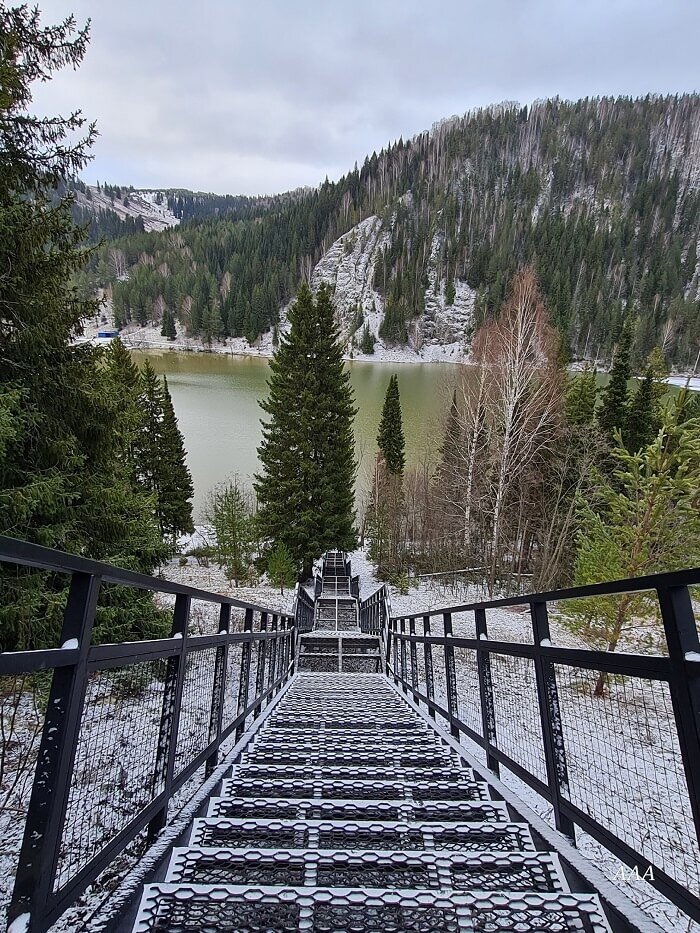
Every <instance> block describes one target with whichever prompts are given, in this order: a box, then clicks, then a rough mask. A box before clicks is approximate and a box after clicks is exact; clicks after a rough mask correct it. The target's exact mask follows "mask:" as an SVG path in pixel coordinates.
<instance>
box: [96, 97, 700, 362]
mask: <svg viewBox="0 0 700 933" xmlns="http://www.w3.org/2000/svg"><path fill="white" fill-rule="evenodd" d="M168 197H169V203H170V199H172V205H171V207H172V209H173V210H174V211H175V213H176V214H177V215H178V216H179V217H181V218H182V221H183V222H182V223H181V225H180V226H179V227H178V228H177V230H167V231H163V232H162V233H158V234H135V235H131V236H127V237H125V238H122V239H120V240H119V241H117V242H114V243H111V244H109V245H107V246H105V248H104V249H103V251H102V252H101V254H99V255H98V256H96V257H95V258H94V260H93V265H92V268H91V270H90V277H91V278H90V281H91V282H93V283H95V284H100V285H107V286H109V285H112V287H113V295H114V309H115V314H116V317H117V321H118V323H122V324H123V323H127V322H129V321H132V320H135V321H138V322H140V323H145V322H146V321H151V320H152V321H156V322H157V321H158V320H160V317H161V316H162V314H163V311H164V309H165V307H168V308H169V309H170V311H171V313H172V314H173V315H174V316H175V318H176V319H178V320H179V321H180V322H181V323H182V325H183V326H184V327H185V328H186V329H187V332H188V334H189V335H190V336H198V337H202V338H203V339H204V340H205V342H208V341H214V340H218V339H221V338H222V337H226V336H245V337H247V338H248V340H250V341H251V342H252V341H254V340H255V339H256V337H257V336H258V335H259V334H261V333H263V332H265V331H267V330H269V329H270V328H272V327H274V326H275V325H276V324H277V323H278V321H279V318H280V310H281V309H282V308H283V307H284V306H286V305H287V304H288V302H289V301H290V299H291V297H292V295H293V294H294V293H295V290H296V288H297V286H298V284H299V282H300V281H303V280H308V279H311V277H312V273H313V270H314V268H315V267H316V266H317V264H318V263H319V261H320V260H321V259H322V257H323V256H324V255H325V254H326V253H327V251H328V250H329V249H330V247H331V246H332V245H333V243H334V242H335V241H336V240H338V238H339V237H341V236H344V235H347V234H350V236H348V237H347V238H346V240H344V241H343V244H344V247H345V251H348V252H349V251H351V250H352V249H353V248H354V246H355V235H354V234H352V233H351V232H352V231H353V228H355V227H356V226H357V225H358V224H359V223H361V222H362V221H364V220H366V219H367V218H370V217H376V218H377V219H378V223H379V224H380V230H381V233H380V235H379V236H378V238H377V239H376V241H375V242H373V245H372V250H373V252H372V254H371V255H369V256H367V257H366V259H367V261H366V262H365V263H360V264H357V269H356V274H357V275H358V276H363V277H364V280H365V281H364V282H362V283H358V284H361V285H364V286H365V287H366V286H369V287H370V288H371V291H372V304H373V305H374V306H375V307H376V309H377V310H378V311H379V312H380V322H379V325H378V328H376V329H377V332H378V335H379V336H380V337H382V338H383V339H384V340H385V341H387V342H397V343H405V342H407V341H409V342H411V343H413V342H415V340H416V339H418V336H419V331H420V329H421V322H422V319H423V318H424V317H425V316H426V315H427V312H426V303H428V302H429V301H430V297H431V295H439V297H440V301H441V302H442V305H443V307H444V309H445V312H446V313H447V314H448V316H449V313H450V308H451V307H452V306H453V304H454V303H455V295H460V294H466V295H468V296H470V297H469V307H470V315H471V321H470V324H469V326H468V327H467V328H466V330H465V332H464V339H465V341H466V342H467V343H468V342H469V341H470V339H471V336H472V334H473V332H474V330H475V329H476V328H478V326H479V325H480V324H481V323H482V322H483V321H484V320H485V319H488V318H490V317H492V316H493V315H494V313H495V311H496V310H497V309H498V308H499V307H500V305H501V303H502V301H503V299H504V297H505V289H506V283H507V282H508V280H509V279H510V277H511V276H512V275H513V273H514V272H515V270H516V269H517V268H518V267H519V266H521V265H522V264H523V263H528V264H530V265H532V267H533V268H534V270H535V272H536V274H537V276H538V279H539V281H540V283H541V286H542V289H543V295H544V299H545V301H546V303H547V306H548V307H549V308H550V309H551V312H552V315H553V320H554V323H555V325H556V327H557V330H558V332H559V334H560V336H561V344H562V349H563V350H564V352H565V355H567V354H570V355H574V356H582V357H588V358H592V359H609V358H610V355H611V351H612V347H613V345H614V343H615V341H616V339H617V337H618V335H619V332H620V329H621V327H622V323H623V321H624V320H625V319H626V318H630V319H631V321H633V322H634V325H635V326H634V328H633V330H634V336H633V358H634V359H635V360H641V359H643V358H644V357H645V356H646V354H647V353H648V352H649V350H650V349H651V348H652V347H653V346H655V345H662V346H663V348H664V352H665V353H666V356H667V360H668V361H669V362H670V363H672V364H674V365H676V366H678V367H680V368H689V367H690V368H692V366H693V364H694V362H695V359H694V357H695V354H696V353H697V349H696V348H697V344H698V339H699V338H700V325H699V324H698V318H699V317H700V315H698V279H699V273H698V256H697V252H698V236H699V233H700V97H699V96H698V95H695V94H689V95H682V96H675V97H646V98H644V99H639V100H631V99H628V98H619V99H616V100H614V99H611V98H603V99H590V100H589V99H586V100H581V101H578V102H575V103H568V102H563V101H560V100H549V101H543V102H538V103H536V104H534V105H533V106H532V107H529V108H525V107H522V108H521V107H519V106H517V105H515V104H507V105H500V106H498V107H493V108H489V109H484V110H479V111H476V112H473V113H470V114H467V115H466V116H464V117H460V118H453V119H451V120H447V121H443V122H442V123H439V124H436V125H435V127H433V129H432V131H430V132H425V133H422V134H420V135H419V136H417V137H415V138H413V139H411V140H409V141H407V142H404V141H403V140H399V141H398V142H397V143H395V144H393V145H390V146H389V147H388V148H387V149H385V150H382V151H381V152H380V153H379V154H377V153H373V154H372V155H371V156H368V157H367V158H366V159H365V162H364V164H363V165H362V167H361V168H358V167H357V166H356V167H355V168H354V169H353V170H352V171H351V172H349V173H348V174H347V175H345V176H344V177H343V178H341V179H340V180H339V181H337V182H329V181H325V182H324V183H323V184H321V185H320V186H319V187H318V188H316V189H314V190H310V191H301V192H295V193H294V194H293V195H282V196H279V197H277V198H271V199H244V198H241V199H235V198H232V199H230V200H227V199H223V201H222V202H221V203H219V202H218V201H217V202H214V201H212V202H211V214H212V216H202V213H209V208H206V207H205V205H204V204H203V203H202V204H198V203H197V201H196V198H195V199H191V198H190V197H189V196H184V195H178V194H176V193H173V194H172V195H169V196H168ZM224 207H226V210H225V211H224V212H223V213H222V210H223V208H224ZM360 246H362V244H360ZM115 257H116V258H115ZM368 310H369V309H368V308H367V307H364V308H359V316H358V314H357V309H354V311H353V327H354V328H355V330H358V329H359V328H357V327H355V324H357V323H358V321H359V318H360V317H361V318H362V320H363V321H367V320H368V319H369V318H368V316H367V314H366V312H367V311H368ZM427 316H429V315H427ZM356 319H357V320H356ZM360 326H361V325H360Z"/></svg>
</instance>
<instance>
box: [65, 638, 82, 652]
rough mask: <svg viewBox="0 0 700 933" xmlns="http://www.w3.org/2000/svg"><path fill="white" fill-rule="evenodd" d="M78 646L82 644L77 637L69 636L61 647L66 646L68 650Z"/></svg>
mask: <svg viewBox="0 0 700 933" xmlns="http://www.w3.org/2000/svg"><path fill="white" fill-rule="evenodd" d="M78 647H80V646H79V643H78V639H77V638H69V639H68V641H64V642H63V644H62V645H61V648H66V649H68V650H70V649H72V648H78Z"/></svg>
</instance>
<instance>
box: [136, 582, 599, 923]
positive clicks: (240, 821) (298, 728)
mask: <svg viewBox="0 0 700 933" xmlns="http://www.w3.org/2000/svg"><path fill="white" fill-rule="evenodd" d="M334 569H337V568H334ZM608 929H609V928H608V925H607V921H606V919H605V917H604V915H603V913H602V911H601V907H600V904H599V901H598V898H597V896H596V895H589V894H578V893H571V891H570V890H569V888H568V886H567V883H566V880H565V878H564V874H563V872H562V869H561V866H560V864H559V861H558V857H557V856H556V855H554V854H552V853H549V852H543V851H537V850H536V848H535V844H534V842H533V838H532V836H531V833H530V830H529V828H528V826H527V825H526V824H524V823H517V822H511V821H510V819H509V815H508V810H507V808H506V804H505V803H503V802H502V801H499V800H493V799H491V796H490V793H489V789H488V785H487V784H486V783H484V782H482V781H479V780H476V779H475V776H474V773H473V772H472V770H471V769H470V768H469V767H467V766H465V765H464V764H463V763H461V762H460V760H459V759H458V757H457V755H456V753H455V752H453V751H452V750H451V749H450V747H449V746H448V745H447V744H446V743H445V742H443V740H442V739H441V737H440V736H439V735H438V733H437V732H435V731H434V730H433V729H432V727H431V726H430V725H429V724H428V723H427V722H426V721H425V720H424V719H423V718H421V716H420V715H419V714H418V713H416V712H415V711H414V710H413V709H411V707H410V706H409V705H408V704H407V703H406V702H404V700H403V699H402V698H401V697H400V696H399V695H398V694H397V692H396V691H395V690H394V689H393V688H392V687H391V686H390V684H389V682H388V681H387V679H386V678H385V677H383V676H382V675H381V674H348V673H337V672H334V673H313V672H303V673H300V674H298V675H297V676H296V678H295V680H294V681H293V682H292V684H291V686H290V687H289V689H288V691H287V692H286V693H285V694H284V695H283V696H282V697H281V699H280V701H279V703H278V704H277V705H276V707H275V708H274V709H273V710H272V712H271V714H270V715H269V717H268V718H267V719H266V721H265V722H264V724H263V725H262V727H261V728H260V730H259V731H258V732H257V733H256V736H255V737H254V739H253V741H252V743H251V744H250V745H249V746H247V751H245V752H244V753H243V755H242V757H241V760H240V762H239V763H236V764H234V765H233V766H232V771H231V776H230V778H228V779H225V780H224V781H223V782H222V787H221V794H220V796H218V797H214V798H211V799H210V801H209V808H208V814H207V816H205V817H202V818H199V819H195V820H194V823H193V825H192V827H191V831H190V837H189V844H188V845H187V846H185V847H183V848H176V849H174V850H173V852H172V855H171V858H170V863H169V867H168V870H167V876H166V879H165V881H164V882H162V883H155V884H150V885H147V886H146V887H145V889H144V893H143V896H142V899H141V904H140V908H139V912H138V916H137V919H136V922H135V926H134V931H138V933H146V931H170V933H185V931H194V930H205V931H239V933H254V931H255V933H257V931H260V933H262V931H295V930H299V931H302V930H305V931H318V933H321V931H324V933H325V931H353V933H361V931H368V933H369V931H372V933H375V931H467V930H472V931H484V933H490V931H510V930H517V931H524V933H525V931H554V933H557V931H561V933H564V931H574V930H580V931H587V933H603V931H608Z"/></svg>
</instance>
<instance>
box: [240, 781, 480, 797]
mask: <svg viewBox="0 0 700 933" xmlns="http://www.w3.org/2000/svg"><path fill="white" fill-rule="evenodd" d="M224 793H227V794H230V795H231V796H232V797H291V798H304V797H321V798H323V799H324V800H334V799H339V798H340V799H347V800H396V799H398V798H401V797H402V796H403V797H405V798H407V799H411V800H487V799H488V796H489V795H488V790H487V788H486V785H485V784H484V783H483V782H481V781H464V782H460V783H457V784H455V783H451V782H445V781H426V780H418V781H415V783H413V784H412V785H411V784H406V783H405V782H403V781H400V780H396V781H385V780H382V781H366V780H357V781H353V780H345V779H342V780H336V781H332V780H325V779H324V780H319V781H314V780H311V779H304V778H300V779H299V780H294V779H291V778H289V779H285V778H279V779H278V780H266V779H260V778H250V779H246V778H243V777H241V778H231V779H228V780H227V781H226V782H225V791H224Z"/></svg>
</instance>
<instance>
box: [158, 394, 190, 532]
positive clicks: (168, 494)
mask: <svg viewBox="0 0 700 933" xmlns="http://www.w3.org/2000/svg"><path fill="white" fill-rule="evenodd" d="M160 430H161V441H160V450H161V465H160V472H161V481H160V495H159V500H158V510H159V515H160V519H161V525H162V528H163V530H164V532H165V533H166V534H168V535H171V536H172V538H173V542H175V540H176V539H177V536H178V535H181V534H192V532H193V531H194V523H193V521H192V496H193V495H194V487H193V486H192V474H191V473H190V471H189V468H188V466H187V461H186V455H185V443H184V439H183V437H182V434H181V433H180V428H179V427H178V423H177V418H176V416H175V409H174V408H173V400H172V398H171V396H170V390H169V389H168V380H167V379H166V377H165V376H163V416H162V421H161V426H160Z"/></svg>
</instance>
